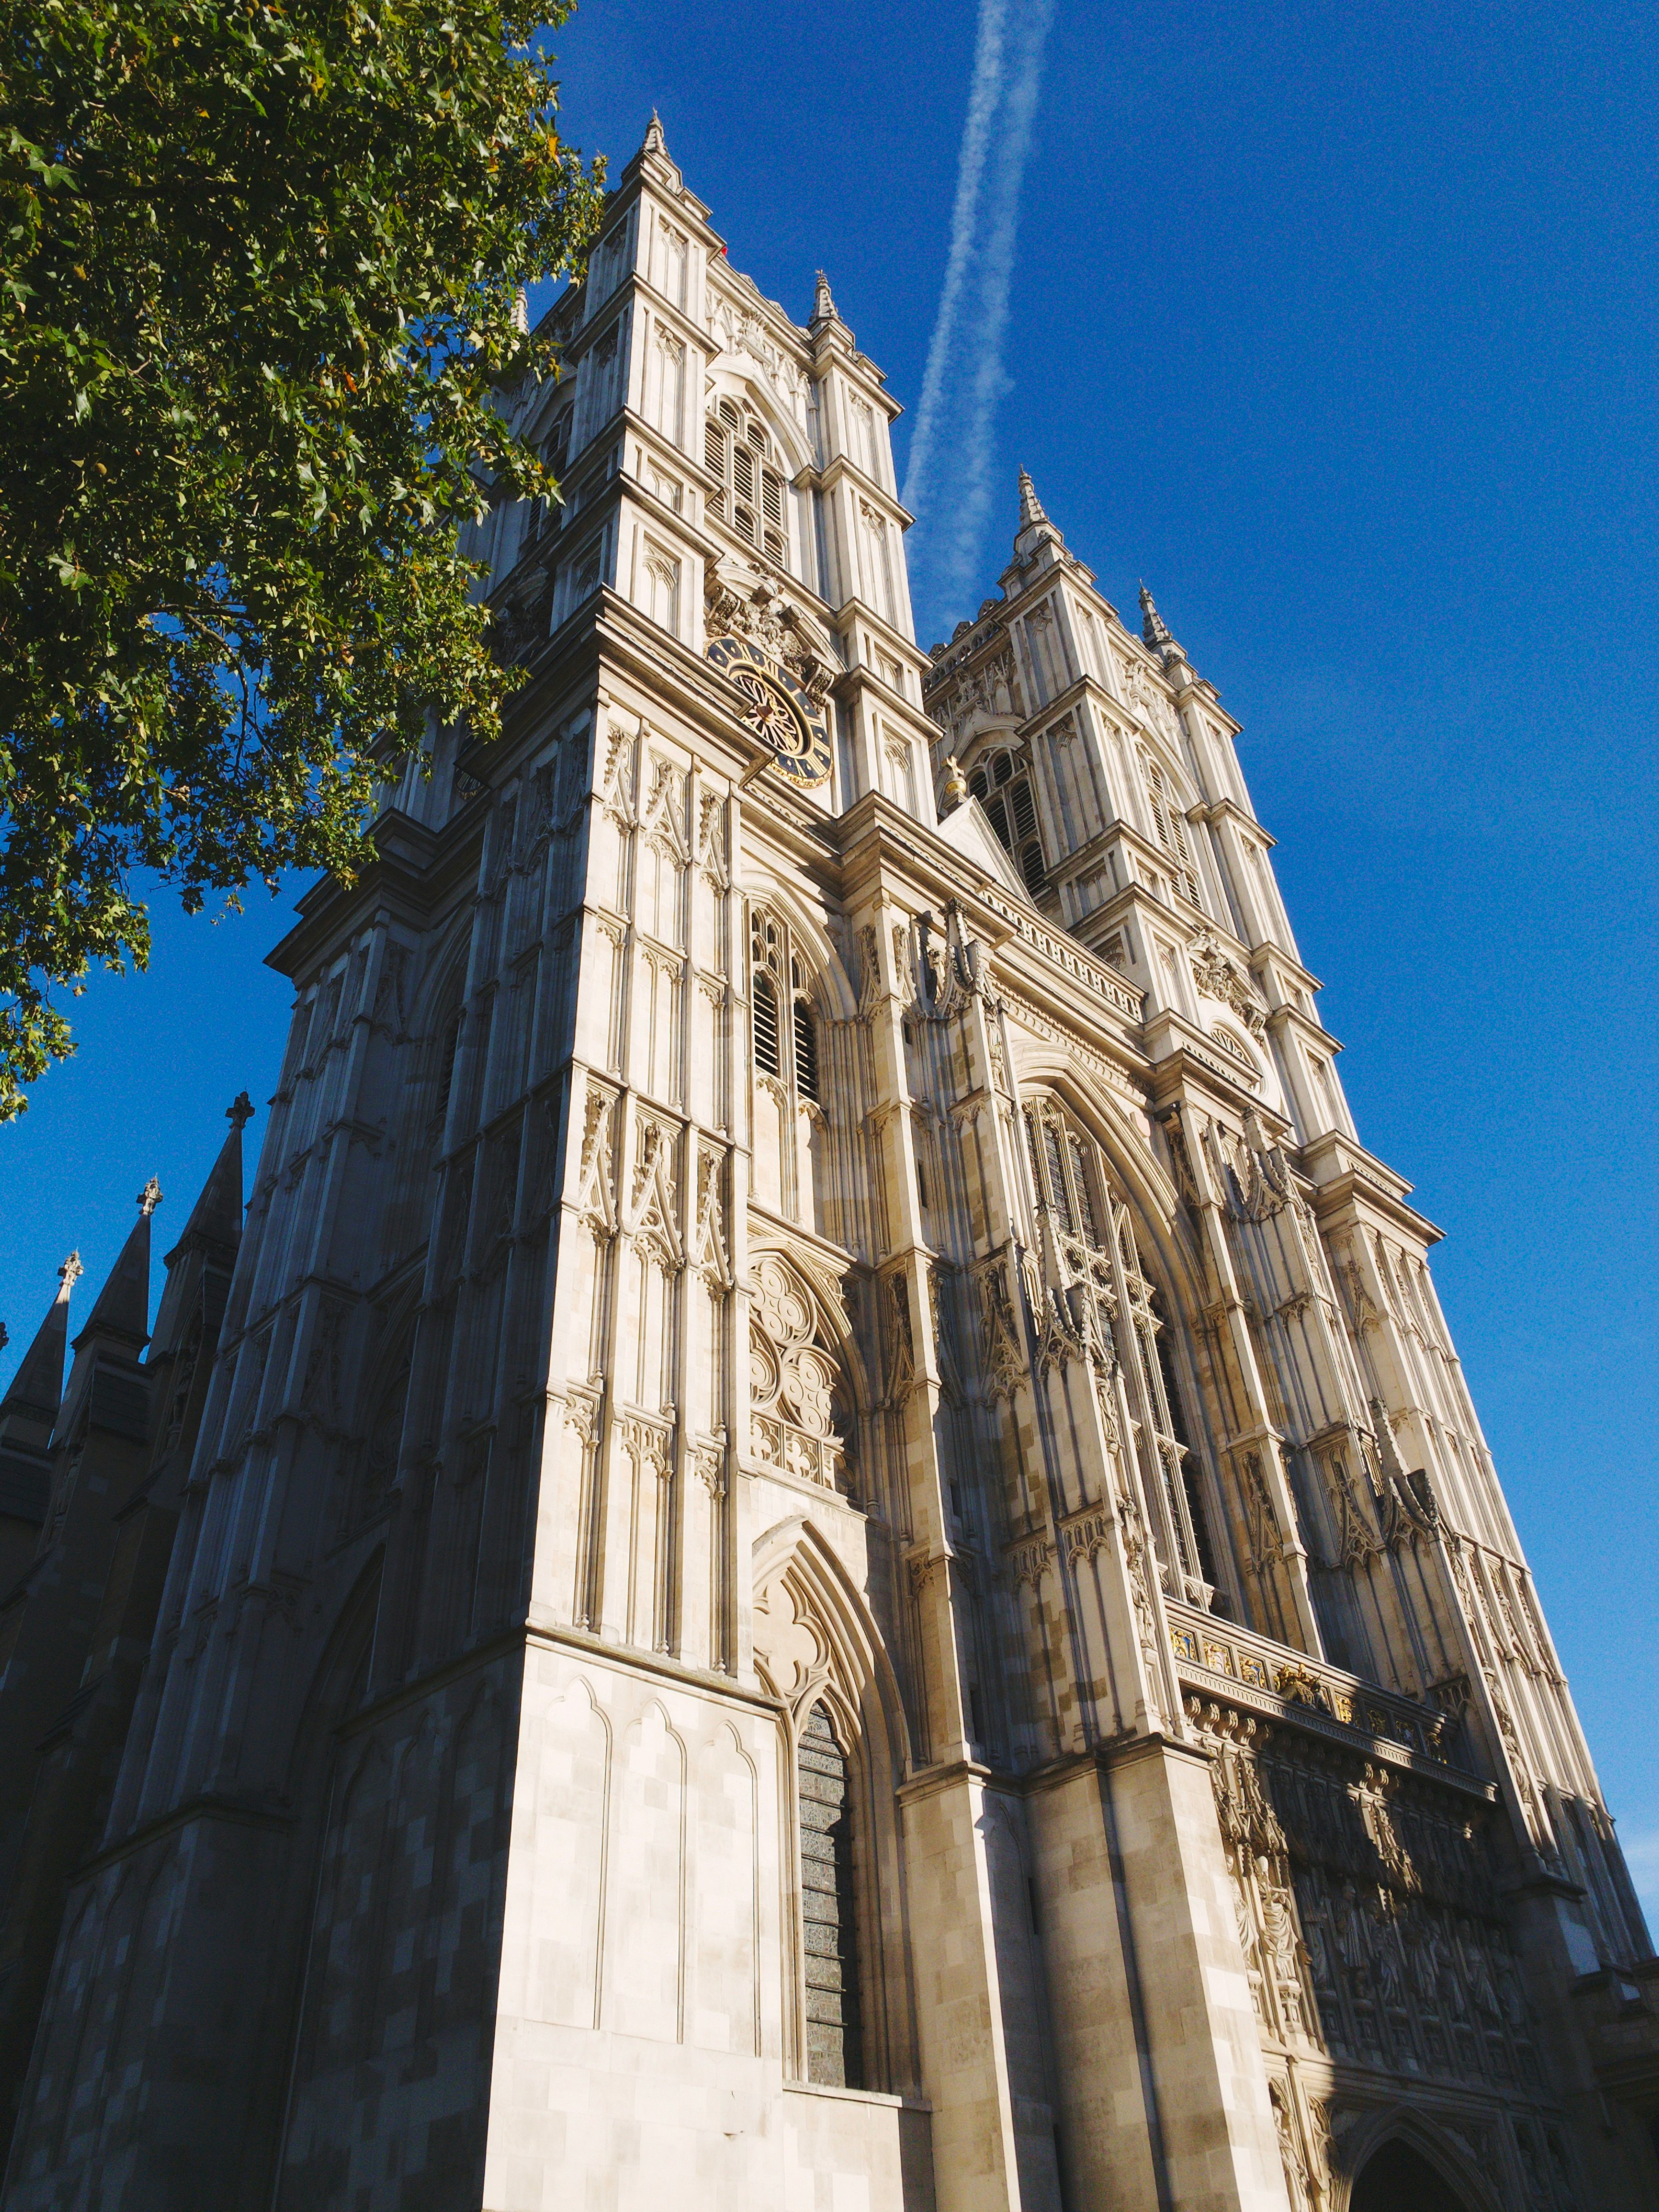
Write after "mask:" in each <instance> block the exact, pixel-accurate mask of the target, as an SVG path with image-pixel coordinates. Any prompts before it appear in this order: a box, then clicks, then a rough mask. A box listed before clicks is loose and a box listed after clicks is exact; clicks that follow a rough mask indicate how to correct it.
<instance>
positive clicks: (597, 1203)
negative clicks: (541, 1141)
mask: <svg viewBox="0 0 1659 2212" xmlns="http://www.w3.org/2000/svg"><path fill="white" fill-rule="evenodd" d="M616 1104H617V1100H616V1094H615V1092H614V1091H607V1090H606V1089H605V1085H603V1084H600V1083H595V1082H594V1081H593V1079H592V1077H591V1076H590V1077H589V1079H588V1084H587V1097H586V1103H585V1106H584V1108H583V1114H584V1121H583V1125H582V1150H581V1164H580V1168H579V1170H578V1171H577V1176H576V1210H577V1212H578V1213H579V1214H580V1217H581V1218H582V1220H583V1221H584V1222H585V1223H586V1226H587V1227H588V1229H589V1230H591V1231H592V1235H593V1237H594V1239H595V1241H596V1242H603V1241H604V1240H605V1238H607V1237H614V1236H615V1235H616V1233H617V1192H616V1169H615V1165H614V1159H613V1147H614V1139H615V1121H616Z"/></svg>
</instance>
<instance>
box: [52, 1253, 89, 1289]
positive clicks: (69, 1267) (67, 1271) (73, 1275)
mask: <svg viewBox="0 0 1659 2212" xmlns="http://www.w3.org/2000/svg"><path fill="white" fill-rule="evenodd" d="M86 1272H87V1271H86V1269H85V1268H84V1267H82V1265H81V1255H80V1254H79V1253H78V1252H71V1253H70V1255H69V1257H68V1259H67V1260H65V1261H64V1264H63V1266H62V1267H60V1268H59V1269H58V1281H59V1282H60V1283H61V1284H62V1285H64V1287H63V1289H62V1290H61V1291H59V1292H58V1297H60V1298H66V1297H68V1296H69V1294H70V1291H72V1290H73V1289H74V1288H75V1285H76V1284H77V1283H78V1282H79V1281H80V1279H81V1278H82V1275H84V1274H85V1273H86Z"/></svg>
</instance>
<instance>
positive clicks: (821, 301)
mask: <svg viewBox="0 0 1659 2212" xmlns="http://www.w3.org/2000/svg"><path fill="white" fill-rule="evenodd" d="M836 319H837V318H836V303H835V301H834V299H833V298H832V297H831V296H830V291H829V278H828V277H827V276H825V275H824V273H823V270H822V269H820V270H819V271H818V281H817V284H816V285H815V286H814V287H813V290H812V319H811V322H810V323H809V324H808V325H807V326H806V327H807V329H808V330H816V329H817V326H818V325H819V324H820V323H833V322H835V321H836Z"/></svg>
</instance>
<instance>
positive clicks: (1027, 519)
mask: <svg viewBox="0 0 1659 2212" xmlns="http://www.w3.org/2000/svg"><path fill="white" fill-rule="evenodd" d="M1045 548H1048V550H1046V551H1045V550H1044V549H1045ZM1039 556H1041V560H1042V563H1043V564H1044V565H1046V564H1047V563H1048V562H1053V561H1054V560H1057V559H1066V560H1069V558H1070V557H1071V556H1070V555H1069V554H1067V552H1066V540H1065V539H1064V538H1062V537H1061V536H1060V532H1059V531H1057V530H1056V529H1055V527H1054V524H1053V523H1052V522H1050V521H1049V520H1048V512H1047V510H1046V509H1045V507H1043V504H1042V501H1041V500H1040V499H1039V498H1038V497H1037V495H1036V485H1035V484H1034V483H1032V482H1031V472H1030V470H1029V469H1022V470H1021V471H1020V472H1019V528H1018V530H1017V531H1016V532H1014V568H1015V569H1016V570H1018V569H1020V568H1029V567H1030V564H1031V563H1032V562H1034V561H1036V560H1038V558H1039ZM1005 581H1006V579H1005Z"/></svg>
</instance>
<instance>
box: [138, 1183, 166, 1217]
mask: <svg viewBox="0 0 1659 2212" xmlns="http://www.w3.org/2000/svg"><path fill="white" fill-rule="evenodd" d="M160 1204H161V1184H160V1183H159V1182H157V1181H156V1180H155V1176H151V1177H150V1179H149V1182H147V1183H146V1184H145V1185H144V1187H143V1189H142V1190H141V1191H140V1192H139V1194H138V1211H139V1212H141V1213H142V1214H143V1217H144V1218H145V1220H146V1221H148V1220H149V1217H150V1215H151V1214H152V1213H154V1212H155V1209H156V1207H157V1206H159V1205H160Z"/></svg>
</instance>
